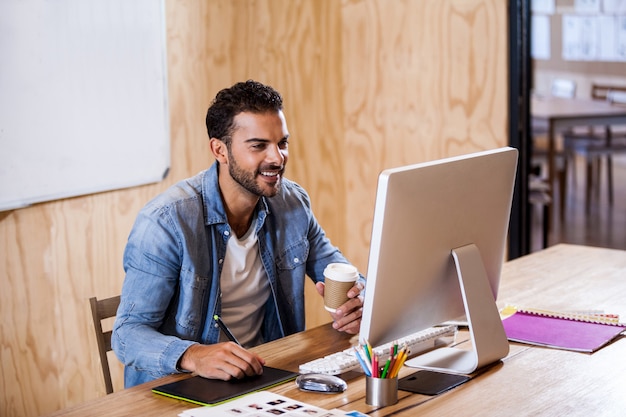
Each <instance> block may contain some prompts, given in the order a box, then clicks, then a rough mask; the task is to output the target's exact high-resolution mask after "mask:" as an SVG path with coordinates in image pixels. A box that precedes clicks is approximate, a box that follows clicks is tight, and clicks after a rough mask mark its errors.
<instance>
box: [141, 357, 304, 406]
mask: <svg viewBox="0 0 626 417" xmlns="http://www.w3.org/2000/svg"><path fill="white" fill-rule="evenodd" d="M296 376H298V373H296V372H290V371H285V370H282V369H277V368H270V367H267V366H264V367H263V374H261V375H257V376H253V377H246V378H243V379H233V380H230V381H222V380H219V379H207V378H202V377H200V376H194V377H191V378H187V379H182V380H180V381H176V382H172V383H169V384H165V385H160V386H158V387H156V388H153V389H152V392H154V393H156V394H161V395H166V396H168V397H172V398H176V399H179V400H184V401H189V402H192V403H194V404H200V405H216V404H219V403H221V402H225V401H228V400H230V399H233V398H235V397H239V396H241V395H244V394H248V393H251V392H254V391H259V390H262V389H265V388H269V387H273V386H275V385H279V384H281V383H283V382H286V381H290V380H293V379H295V378H296Z"/></svg>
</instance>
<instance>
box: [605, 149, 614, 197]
mask: <svg viewBox="0 0 626 417" xmlns="http://www.w3.org/2000/svg"><path fill="white" fill-rule="evenodd" d="M606 180H607V181H606V183H607V187H608V193H609V206H611V207H612V206H613V158H612V157H611V155H607V157H606Z"/></svg>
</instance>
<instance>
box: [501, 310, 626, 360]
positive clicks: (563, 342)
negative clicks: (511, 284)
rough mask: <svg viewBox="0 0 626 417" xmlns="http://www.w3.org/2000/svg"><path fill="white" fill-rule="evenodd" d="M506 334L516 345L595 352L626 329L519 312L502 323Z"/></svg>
mask: <svg viewBox="0 0 626 417" xmlns="http://www.w3.org/2000/svg"><path fill="white" fill-rule="evenodd" d="M502 324H503V325H504V331H505V333H506V336H507V338H508V339H509V340H511V341H513V342H521V343H528V344H532V345H539V346H546V347H551V348H557V349H565V350H574V351H578V352H589V353H591V352H595V351H596V350H598V349H600V348H601V347H603V346H604V345H606V344H607V343H609V342H610V341H612V340H613V339H615V338H616V337H617V336H618V335H619V334H620V333H621V332H623V331H624V330H625V329H626V327H624V326H621V325H614V324H602V323H593V322H587V321H580V320H572V319H567V318H559V317H550V316H545V315H537V314H532V313H525V312H521V311H518V312H516V313H515V314H513V315H512V316H509V317H507V318H506V319H504V320H502Z"/></svg>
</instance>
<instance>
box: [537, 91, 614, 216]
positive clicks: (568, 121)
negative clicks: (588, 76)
mask: <svg viewBox="0 0 626 417" xmlns="http://www.w3.org/2000/svg"><path fill="white" fill-rule="evenodd" d="M530 115H531V118H532V120H533V124H539V125H541V124H545V125H547V139H548V162H547V163H548V184H549V189H550V196H551V197H552V201H554V181H555V178H556V163H555V154H556V152H555V141H556V135H557V134H558V133H559V132H562V131H564V130H567V129H569V128H572V127H576V126H615V125H624V124H626V106H617V105H612V104H611V103H609V102H608V101H604V100H593V99H578V98H562V97H553V96H549V97H543V96H533V97H532V99H531V105H530ZM565 180H566V179H565ZM561 188H563V187H561ZM561 194H563V193H561ZM559 198H560V205H559V210H560V213H561V216H562V215H563V213H564V196H563V195H560V196H559ZM552 213H553V210H552V206H551V205H550V206H548V219H549V221H550V222H552V219H553V215H552ZM550 224H551V223H550Z"/></svg>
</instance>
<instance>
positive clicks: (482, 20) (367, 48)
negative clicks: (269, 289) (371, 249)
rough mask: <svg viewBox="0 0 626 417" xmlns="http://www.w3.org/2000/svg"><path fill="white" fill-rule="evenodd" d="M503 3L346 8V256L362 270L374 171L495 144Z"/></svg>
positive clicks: (423, 0)
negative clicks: (348, 237) (347, 150)
mask: <svg viewBox="0 0 626 417" xmlns="http://www.w3.org/2000/svg"><path fill="white" fill-rule="evenodd" d="M506 12H507V11H506V4H505V2H503V1H498V0H494V1H465V0H459V1H440V0H407V1H402V2H394V7H389V3H388V2H385V1H384V0H381V1H355V2H345V7H344V8H343V10H342V15H343V20H342V22H343V23H342V43H343V50H344V51H345V54H344V58H343V63H344V65H343V68H342V71H343V79H344V85H345V87H344V92H343V97H344V120H345V123H344V126H345V130H344V137H345V141H346V145H345V146H346V148H347V149H349V154H348V155H347V157H346V158H345V162H344V163H345V170H344V172H345V173H346V176H345V181H346V186H347V193H348V195H349V196H350V198H349V199H348V200H347V203H348V204H347V206H346V208H347V212H348V213H349V217H348V219H349V220H348V230H349V236H350V239H349V240H348V242H347V245H346V252H347V253H348V254H350V255H351V259H352V260H353V262H354V263H355V264H357V265H358V266H359V268H360V269H361V270H363V271H365V270H366V268H367V260H368V259H367V258H368V246H369V241H370V234H371V222H372V213H373V207H374V200H375V192H376V183H377V177H378V173H379V172H380V171H381V170H383V169H385V168H391V167H397V166H401V165H406V164H411V163H418V162H423V161H427V160H432V159H437V158H442V157H447V156H453V155H459V154H463V153H468V152H473V151H478V150H483V149H489V148H495V147H498V146H504V145H506V144H507V143H508V138H507V130H506V129H507V113H506V111H507V69H506V59H507V52H506V45H507V41H506V39H507V36H506V33H507V25H506V21H507V20H506Z"/></svg>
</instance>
